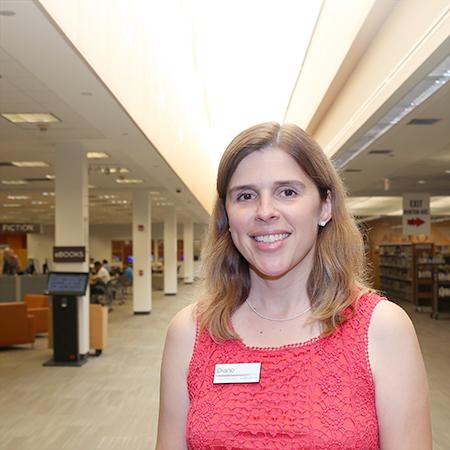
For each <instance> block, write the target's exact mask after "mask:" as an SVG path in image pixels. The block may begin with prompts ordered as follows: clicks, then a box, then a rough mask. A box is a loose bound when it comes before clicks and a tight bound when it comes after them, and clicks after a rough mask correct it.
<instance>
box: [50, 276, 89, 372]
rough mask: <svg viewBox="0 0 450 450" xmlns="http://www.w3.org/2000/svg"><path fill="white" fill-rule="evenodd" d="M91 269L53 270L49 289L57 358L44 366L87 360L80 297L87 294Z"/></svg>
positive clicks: (72, 364)
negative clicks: (81, 333) (82, 342)
mask: <svg viewBox="0 0 450 450" xmlns="http://www.w3.org/2000/svg"><path fill="white" fill-rule="evenodd" d="M88 280H89V274H88V273H87V272H50V273H49V275H48V284H47V291H48V294H49V295H51V296H52V300H53V301H52V303H53V306H52V307H53V358H52V359H50V360H48V361H47V362H46V363H44V366H67V367H79V366H82V365H83V364H85V363H86V361H87V359H86V357H85V356H80V352H79V345H78V298H79V297H82V296H84V295H86V288H87V284H88Z"/></svg>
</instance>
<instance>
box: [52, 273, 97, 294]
mask: <svg viewBox="0 0 450 450" xmlns="http://www.w3.org/2000/svg"><path fill="white" fill-rule="evenodd" d="M88 280H89V273H87V272H50V273H49V274H48V281H47V291H48V293H49V295H73V296H82V295H85V294H86V288H87V284H88Z"/></svg>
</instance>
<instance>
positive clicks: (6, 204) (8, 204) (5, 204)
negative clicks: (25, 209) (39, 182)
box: [3, 203, 23, 208]
mask: <svg viewBox="0 0 450 450" xmlns="http://www.w3.org/2000/svg"><path fill="white" fill-rule="evenodd" d="M3 206H4V207H5V208H19V207H20V206H23V205H21V204H20V203H3Z"/></svg>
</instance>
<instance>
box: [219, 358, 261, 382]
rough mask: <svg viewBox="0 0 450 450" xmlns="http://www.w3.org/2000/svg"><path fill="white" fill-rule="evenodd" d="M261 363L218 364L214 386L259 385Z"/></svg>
mask: <svg viewBox="0 0 450 450" xmlns="http://www.w3.org/2000/svg"><path fill="white" fill-rule="evenodd" d="M260 373H261V363H238V364H216V368H215V370H214V384H222V383H259V376H260Z"/></svg>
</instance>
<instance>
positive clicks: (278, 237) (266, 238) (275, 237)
mask: <svg viewBox="0 0 450 450" xmlns="http://www.w3.org/2000/svg"><path fill="white" fill-rule="evenodd" d="M289 236H290V233H280V234H264V235H261V236H252V239H254V240H255V241H256V242H264V243H267V244H270V243H272V242H277V241H282V240H283V239H286V238H288V237H289Z"/></svg>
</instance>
